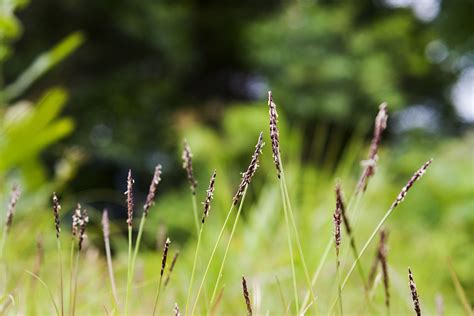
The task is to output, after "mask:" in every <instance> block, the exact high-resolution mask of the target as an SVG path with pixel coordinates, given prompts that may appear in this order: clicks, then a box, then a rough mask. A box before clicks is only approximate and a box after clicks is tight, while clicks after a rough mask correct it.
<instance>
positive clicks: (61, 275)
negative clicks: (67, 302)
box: [56, 238, 64, 316]
mask: <svg viewBox="0 0 474 316" xmlns="http://www.w3.org/2000/svg"><path fill="white" fill-rule="evenodd" d="M56 245H57V248H58V260H59V280H60V283H59V284H60V292H61V293H60V298H61V316H64V291H63V263H62V261H63V260H62V255H61V240H60V239H59V238H56Z"/></svg>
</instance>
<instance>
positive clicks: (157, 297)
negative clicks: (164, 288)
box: [152, 275, 163, 316]
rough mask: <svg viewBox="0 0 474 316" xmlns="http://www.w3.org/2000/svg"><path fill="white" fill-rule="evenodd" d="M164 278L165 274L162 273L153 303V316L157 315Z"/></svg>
mask: <svg viewBox="0 0 474 316" xmlns="http://www.w3.org/2000/svg"><path fill="white" fill-rule="evenodd" d="M162 280H163V275H160V281H159V283H158V290H156V295H155V304H154V305H153V314H152V315H153V316H155V313H156V308H157V307H158V300H159V299H160V293H161V283H162V282H161V281H162Z"/></svg>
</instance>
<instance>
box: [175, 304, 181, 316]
mask: <svg viewBox="0 0 474 316" xmlns="http://www.w3.org/2000/svg"><path fill="white" fill-rule="evenodd" d="M173 312H174V316H181V313H180V312H179V307H178V303H174V308H173Z"/></svg>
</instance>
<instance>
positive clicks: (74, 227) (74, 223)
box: [71, 203, 82, 237]
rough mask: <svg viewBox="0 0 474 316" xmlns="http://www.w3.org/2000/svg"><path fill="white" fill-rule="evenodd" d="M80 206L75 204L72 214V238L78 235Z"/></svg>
mask: <svg viewBox="0 0 474 316" xmlns="http://www.w3.org/2000/svg"><path fill="white" fill-rule="evenodd" d="M81 217H82V214H81V204H79V203H77V207H76V209H75V210H74V212H73V213H72V228H71V232H72V236H73V237H76V236H78V235H79V226H80V221H81Z"/></svg>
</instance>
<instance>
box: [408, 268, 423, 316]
mask: <svg viewBox="0 0 474 316" xmlns="http://www.w3.org/2000/svg"><path fill="white" fill-rule="evenodd" d="M408 280H409V283H408V284H409V285H410V292H411V299H412V300H413V308H414V309H415V313H416V315H417V316H420V315H421V309H420V299H419V296H418V292H417V291H416V284H415V281H414V280H413V274H412V272H411V270H410V268H408Z"/></svg>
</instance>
